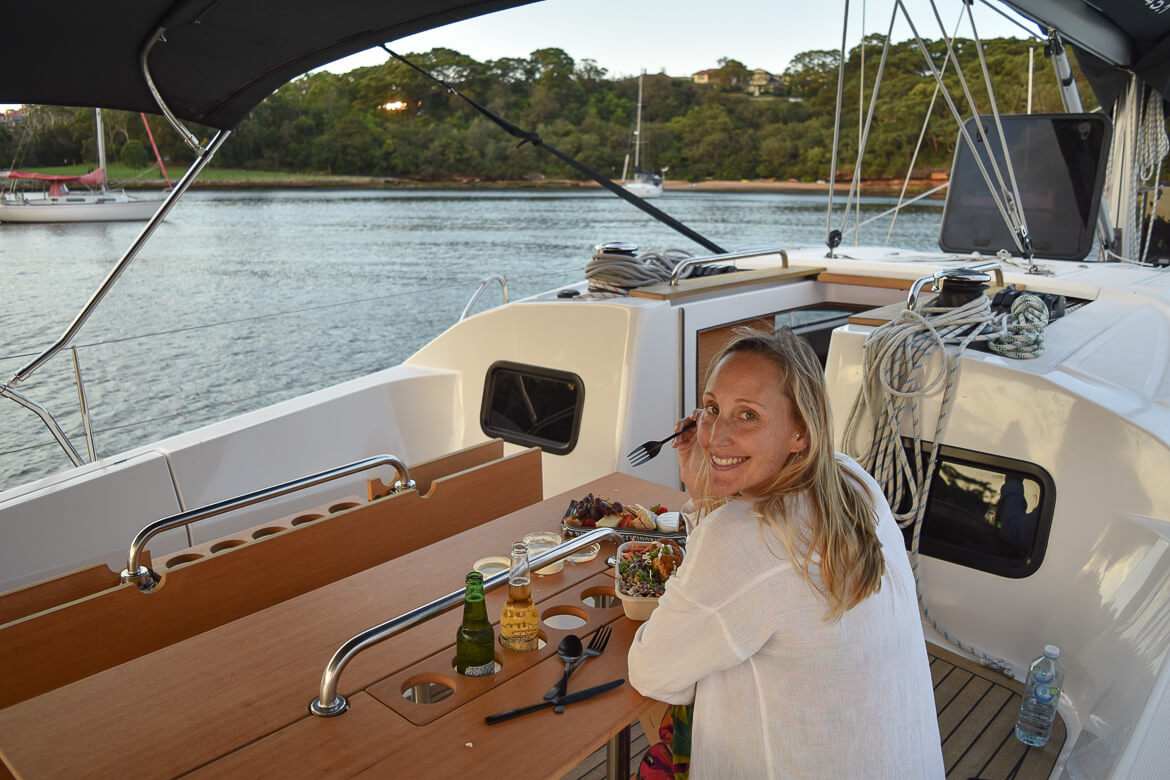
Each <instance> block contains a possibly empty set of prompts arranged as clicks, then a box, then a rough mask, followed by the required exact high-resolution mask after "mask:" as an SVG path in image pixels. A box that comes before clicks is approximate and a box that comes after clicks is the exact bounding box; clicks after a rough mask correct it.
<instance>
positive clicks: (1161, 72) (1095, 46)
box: [1003, 0, 1170, 104]
mask: <svg viewBox="0 0 1170 780" xmlns="http://www.w3.org/2000/svg"><path fill="white" fill-rule="evenodd" d="M1003 3H1004V4H1005V5H1009V6H1012V7H1013V8H1015V9H1016V10H1018V11H1019V12H1020V13H1022V14H1023V15H1025V16H1027V17H1030V18H1032V19H1034V20H1035V21H1037V22H1039V23H1040V24H1041V26H1043V27H1052V28H1055V29H1056V30H1057V31H1058V32H1059V33H1060V34H1061V36H1062V37H1063V38H1064V39H1065V40H1066V41H1068V42H1070V43H1072V44H1073V45H1074V46H1075V47H1076V49H1077V52H1078V54H1080V55H1083V54H1089V55H1092V58H1093V60H1095V62H1094V63H1093V64H1092V65H1091V66H1090V65H1089V63H1086V62H1085V60H1084V57H1083V56H1082V58H1081V65H1082V67H1086V66H1089V67H1093V68H1095V69H1100V68H1102V67H1106V66H1111V67H1114V68H1123V69H1125V70H1127V71H1132V72H1134V73H1136V74H1137V75H1138V77H1139V78H1141V79H1142V80H1143V81H1145V82H1146V83H1148V84H1149V85H1150V86H1152V87H1153V88H1154V89H1155V90H1157V91H1158V92H1159V93H1160V94H1161V95H1163V96H1164V97H1165V96H1168V95H1170V3H1168V2H1165V0H1003ZM1086 69H1087V68H1086ZM1090 75H1092V74H1090ZM1094 89H1097V85H1096V84H1094ZM1098 97H1099V98H1101V97H1102V96H1101V95H1100V94H1098ZM1101 102H1102V103H1103V104H1104V103H1106V102H1107V101H1106V100H1105V99H1102V100H1101Z"/></svg>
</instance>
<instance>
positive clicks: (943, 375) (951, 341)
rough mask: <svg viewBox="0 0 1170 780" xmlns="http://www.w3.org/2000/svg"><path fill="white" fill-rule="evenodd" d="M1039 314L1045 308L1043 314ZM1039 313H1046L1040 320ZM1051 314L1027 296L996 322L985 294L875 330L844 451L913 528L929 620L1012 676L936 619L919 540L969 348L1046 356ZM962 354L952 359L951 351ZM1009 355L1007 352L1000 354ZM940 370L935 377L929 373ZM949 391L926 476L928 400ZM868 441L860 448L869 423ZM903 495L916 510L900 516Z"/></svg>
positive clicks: (909, 313) (913, 558) (914, 564)
mask: <svg viewBox="0 0 1170 780" xmlns="http://www.w3.org/2000/svg"><path fill="white" fill-rule="evenodd" d="M1037 307H1039V309H1037ZM1040 310H1042V311H1043V314H1040ZM1047 322H1048V310H1047V307H1046V306H1045V305H1044V302H1043V301H1041V300H1040V299H1039V298H1037V297H1036V296H1034V295H1027V294H1025V295H1021V296H1019V297H1018V298H1017V299H1016V300H1015V301H1013V303H1012V310H1011V313H1010V314H1008V315H996V314H994V313H992V311H991V302H990V300H989V299H988V298H987V296H985V295H978V296H976V297H975V298H974V299H972V300H971V301H968V302H967V303H965V304H963V305H961V306H956V307H954V308H946V307H920V308H918V309H913V310H912V309H904V310H903V311H902V313H901V314H900V315H899V316H898V317H897V319H894V320H892V321H890V322H888V323H886V324H885V325H882V326H881V327H878V328H876V329H875V330H874V331H873V333H871V334H870V335H869V336H868V337H867V338H866V340H865V346H864V349H863V374H862V386H861V392H860V393H858V396H857V400H856V401H855V402H854V404H853V408H852V410H851V411H850V414H849V421H848V423H847V424H846V426H845V436H844V447H845V448H846V450H847V451H849V452H850V454H851V455H853V457H854V458H856V459H857V461H858V463H860V464H861V465H862V466H863V467H864V468H865V469H866V470H867V471H868V472H869V473H870V474H872V475H873V477H874V479H875V480H877V483H878V485H879V486H880V487H881V488H882V492H883V493H884V494H885V495H886V497H887V499H888V500H889V502H890V505H891V507H892V508H893V509H894V511H895V517H896V518H897V520H898V525H899V527H901V528H906V527H908V526H910V525H911V524H913V526H914V531H913V534H912V536H911V541H910V564H911V568H912V570H913V571H914V585H915V589H916V591H917V594H918V604H919V608H920V609H921V610H922V616H923V617H924V618H925V619H926V620H928V621H930V624H931V625H932V626H933V627H934V628H935V630H936V631H938V632H939V633H940V634H941V635H942V636H943V637H944V638H945V639H946V640H947V641H949V642H951V643H952V644H953V645H955V646H956V647H958V648H959V649H960V650H962V651H964V652H966V653H969V654H971V655H972V656H974V657H975V658H977V659H979V660H980V662H981V663H982V664H983V665H984V666H988V667H991V668H994V669H996V670H998V671H1000V672H1001V673H1003V674H1005V675H1007V676H1008V677H1012V676H1013V672H1012V670H1011V667H1010V666H1009V665H1008V663H1007V661H1005V660H1004V659H1002V658H999V657H997V656H992V655H989V654H987V653H985V652H984V651H982V650H980V649H978V648H976V647H974V646H972V645H969V644H967V643H966V642H964V641H963V640H961V639H959V638H958V637H956V636H952V635H951V633H950V632H949V631H947V630H946V629H945V628H944V627H943V626H942V625H940V624H939V622H938V621H937V620H935V618H934V617H933V616H932V615H931V613H930V609H929V608H928V607H927V605H926V599H925V596H924V593H923V590H922V581H921V576H920V574H919V554H918V548H919V541H920V538H921V535H922V521H923V519H924V518H925V516H926V505H927V499H928V498H929V496H930V483H931V480H932V479H933V477H934V472H935V468H936V466H937V462H938V452H939V448H940V445H941V443H942V439H943V434H944V432H945V431H946V427H947V422H948V415H949V414H950V410H951V407H952V405H953V404H954V398H955V389H956V387H957V386H958V381H959V363H960V358H961V357H962V355H963V352H964V351H965V350H966V349H967V347H968V346H969V345H971V344H972V343H975V342H978V341H987V342H989V344H988V346H989V348H991V349H995V350H996V352H998V353H999V354H1003V355H1006V356H1009V357H1025V358H1030V357H1036V356H1038V355H1039V354H1041V353H1042V352H1043V350H1044V336H1043V334H1044V327H1045V325H1046V324H1047ZM948 345H951V346H954V347H956V349H955V351H954V352H953V353H952V352H950V351H948V350H947V346H948ZM1001 350H1002V351H1001ZM931 365H933V372H934V373H933V374H932V373H929V370H930V366H931ZM940 385H942V386H943V391H942V401H941V403H940V405H939V413H938V419H937V420H936V421H935V427H934V437H933V442H934V444H933V446H932V447H931V450H930V458H929V460H928V461H927V464H926V468H925V470H923V469H922V415H921V411H920V408H919V407H920V404H921V401H922V399H924V398H925V397H926V396H928V395H930V394H931V393H933V392H935V391H936V390H937V389H938V388H939V386H940ZM907 404H909V406H910V416H911V420H910V427H911V429H912V435H913V440H914V444H913V457H914V461H913V463H911V461H910V459H909V458H908V457H907V455H906V447H905V446H903V444H902V427H903V425H902V423H903V415H904V413H905V411H906V407H907ZM866 420H872V426H867V430H868V431H869V441H868V442H865V444H864V446H863V447H859V446H858V442H857V438H858V435H859V433H860V432H861V430H862V426H863V423H864V422H865V421H866ZM903 496H907V497H908V498H909V506H908V508H907V509H906V510H905V511H903V512H900V513H899V512H897V509H898V508H899V507H900V506H901V504H902V499H903Z"/></svg>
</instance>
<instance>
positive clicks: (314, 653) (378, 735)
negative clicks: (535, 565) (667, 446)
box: [0, 474, 685, 778]
mask: <svg viewBox="0 0 1170 780" xmlns="http://www.w3.org/2000/svg"><path fill="white" fill-rule="evenodd" d="M589 492H592V493H594V494H595V495H601V496H605V497H606V498H609V499H611V500H616V501H622V502H624V503H629V502H635V501H636V502H640V503H644V504H647V505H649V504H653V503H655V502H658V503H662V504H665V505H667V506H671V507H676V506H678V505H680V504H681V502H682V500H683V499H684V498H685V496H684V494H682V493H680V492H678V491H675V490H672V489H669V488H665V487H663V486H661V485H658V484H655V483H652V482H646V481H644V480H639V479H637V478H634V477H630V476H628V475H623V474H611V475H609V476H607V477H603V478H601V479H598V480H594V481H593V482H589V483H586V484H584V485H582V486H581V487H579V488H575V489H573V490H571V491H567V492H565V493H562V494H560V495H558V496H554V497H552V498H550V499H547V500H545V501H543V502H541V503H538V504H534V505H532V506H529V507H526V508H525V509H522V510H520V511H517V512H513V513H511V514H509V515H505V516H504V517H501V518H499V519H497V520H495V521H492V522H490V523H487V524H486V525H483V526H480V527H477V528H474V529H472V530H469V531H466V532H464V533H461V534H458V535H456V536H452V537H449V538H447V539H444V540H442V541H440V542H437V543H435V544H432V545H430V546H428V547H425V548H423V549H420V550H417V551H415V552H413V553H409V554H407V555H404V556H402V557H400V558H397V559H394V560H392V561H388V562H386V563H384V564H382V565H379V566H376V567H374V568H371V569H368V570H366V571H363V572H360V573H358V574H355V575H353V576H350V577H347V578H345V579H342V580H339V581H337V582H333V583H330V584H329V585H326V586H324V587H321V588H318V589H316V590H313V591H310V592H308V593H306V594H304V595H302V596H298V597H296V598H293V599H289V600H288V601H285V602H282V603H280V604H276V605H274V606H272V607H269V608H268V609H265V610H262V611H260V612H257V613H255V614H253V615H249V616H247V617H244V618H241V619H239V620H236V621H233V622H231V623H227V624H225V625H222V626H219V627H217V628H215V629H212V630H210V631H207V632H205V633H203V634H200V635H198V636H195V637H192V638H191V639H188V640H185V641H183V642H180V643H178V644H175V645H171V646H169V647H165V648H163V649H161V650H157V651H155V652H153V653H149V654H147V655H144V656H142V657H140V658H136V659H134V660H132V661H129V662H127V663H124V664H122V665H120V666H116V667H114V668H112V669H108V670H106V671H104V672H101V673H98V674H95V675H93V676H91V677H87V678H85V679H82V680H79V681H77V682H75V683H72V684H70V685H66V686H64V687H62V688H58V689H56V690H54V691H50V692H48V693H45V694H43V695H41V696H38V697H36V698H33V699H29V700H27V701H24V702H21V703H19V704H16V705H13V706H11V707H9V708H7V709H4V710H0V757H2V758H3V760H4V762H5V764H6V765H7V766H8V768H9V769H10V770H11V771H12V772H13V774H15V775H16V776H17V777H25V776H27V777H37V778H47V777H79V776H113V775H115V774H117V773H124V772H127V771H131V772H133V773H134V774H136V775H141V776H144V777H172V776H175V775H179V774H183V773H189V772H195V773H196V774H199V775H202V776H217V777H221V776H240V775H245V774H246V775H248V776H250V777H251V776H280V777H288V776H306V775H311V776H314V777H317V776H322V775H325V776H347V777H348V776H353V775H357V774H371V775H374V776H384V775H386V774H387V773H389V772H391V771H394V772H396V773H406V772H409V773H411V774H416V775H417V776H452V775H462V774H471V773H477V774H481V775H482V774H486V775H488V776H493V775H508V776H524V777H528V776H532V777H556V776H559V775H561V774H563V773H564V772H566V771H568V770H569V769H571V768H572V767H573V766H575V765H576V764H577V763H578V762H579V761H580V760H581V759H582V758H584V757H585V756H587V755H588V754H589V753H590V752H592V751H593V750H595V749H596V748H598V747H599V746H601V745H602V744H604V743H605V742H606V740H608V739H609V738H610V737H611V736H613V735H614V734H616V733H617V732H618V731H620V730H621V729H622V728H624V727H625V726H626V725H627V724H629V723H630V722H632V721H633V720H636V719H637V716H638V714H639V713H640V712H641V711H642V710H643V709H645V708H646V707H647V706H648V704H649V702H648V701H647V700H645V699H644V698H643V697H642V696H640V695H639V694H638V693H637V692H636V691H634V690H633V689H632V688H630V686H629V685H628V684H626V685H623V686H621V687H620V688H617V689H616V690H613V691H610V692H608V693H605V694H603V695H601V696H599V697H596V698H594V699H590V700H588V701H585V702H579V703H576V704H572V705H570V706H569V707H568V708H566V711H565V712H564V713H563V714H561V715H557V714H555V713H554V712H553V711H552V710H551V709H546V710H542V711H540V712H537V713H533V714H530V715H525V716H523V717H520V718H515V719H513V720H510V721H506V722H504V723H501V724H497V725H494V726H487V725H486V724H485V723H484V722H483V718H484V716H485V715H488V714H491V713H494V712H499V711H502V710H507V709H512V708H514V707H520V706H524V705H526V704H532V703H536V702H538V701H540V700H541V696H542V695H543V693H544V692H545V691H546V690H547V689H548V688H549V687H551V686H552V685H553V684H554V683H555V682H556V680H557V679H558V678H559V676H560V673H561V670H562V668H563V664H562V663H561V661H560V659H559V658H557V656H556V645H557V644H558V642H559V641H560V640H561V638H562V637H563V636H564V635H565V634H567V633H577V634H578V635H580V636H581V637H582V638H583V640H584V641H585V642H586V643H588V640H589V636H590V635H591V634H593V633H594V632H595V631H596V630H597V629H598V628H600V627H601V626H603V625H606V624H611V625H612V626H613V629H614V635H613V638H612V639H611V640H610V643H609V646H608V647H607V649H606V652H605V653H604V654H603V655H602V656H601V657H599V658H594V659H591V660H590V661H589V662H587V663H586V664H584V665H583V666H582V667H581V669H580V670H579V671H578V672H576V673H575V674H574V676H573V679H572V682H571V684H570V690H582V689H583V688H585V687H588V686H591V685H596V684H599V683H602V682H605V681H607V680H612V679H615V678H619V677H625V676H626V650H627V648H628V646H629V643H630V641H631V640H632V637H633V634H634V632H635V631H636V630H637V626H638V624H637V623H634V622H632V621H630V620H628V619H626V618H625V617H624V615H623V613H622V609H621V606H620V605H618V606H616V607H609V608H604V609H601V608H593V607H590V606H587V605H586V604H585V603H583V602H582V595H583V594H586V593H587V592H589V591H590V590H592V589H602V590H604V589H606V588H612V582H613V580H612V571H611V570H609V569H608V568H607V567H606V566H605V562H604V559H605V557H606V556H607V555H610V554H612V552H613V550H612V548H613V545H612V544H606V545H603V546H602V550H601V553H600V554H599V556H598V557H597V558H596V559H595V560H594V561H592V562H591V563H588V564H580V565H578V564H570V563H566V564H565V567H564V570H563V571H562V572H560V573H558V574H553V575H548V576H534V578H533V597H534V599H535V601H536V603H537V606H538V607H539V608H540V609H541V612H542V618H544V617H546V616H547V615H549V614H555V613H568V614H575V615H578V616H580V617H582V618H584V619H585V620H586V624H585V625H583V626H580V627H579V628H575V629H571V630H568V631H566V630H559V629H556V628H552V627H549V626H548V625H546V624H543V623H542V626H541V630H542V632H543V634H544V636H545V639H546V641H547V644H546V646H545V647H544V648H543V649H541V650H539V651H536V652H533V653H511V652H509V651H506V650H503V649H500V650H499V654H500V658H501V660H502V662H503V669H502V670H501V671H500V672H499V673H498V674H497V675H494V676H493V677H490V678H463V677H460V676H459V675H457V674H455V673H454V672H453V671H452V669H451V664H452V662H453V659H454V636H455V631H456V629H457V628H458V625H459V623H460V620H461V610H459V609H458V608H456V609H453V610H450V611H448V612H446V613H444V614H442V615H439V616H438V617H436V618H434V619H432V620H430V621H428V622H426V623H424V624H421V625H418V626H415V627H413V628H411V629H409V630H408V631H406V632H403V633H401V634H398V635H396V636H394V637H391V638H390V639H388V640H386V641H384V642H382V643H381V644H379V645H376V646H374V647H372V648H370V649H368V650H366V651H365V652H363V653H360V654H359V655H358V656H357V657H356V658H355V659H354V660H353V661H352V662H351V663H350V664H349V666H348V667H347V668H346V669H345V671H344V673H343V674H342V676H341V680H340V686H339V691H340V692H341V693H342V694H343V695H345V696H346V697H347V698H348V699H349V701H350V711H349V712H347V713H345V714H343V715H341V716H338V717H334V718H317V717H313V716H311V715H309V714H308V710H307V708H308V704H309V702H310V701H311V700H312V699H313V698H314V697H316V695H317V690H318V687H319V685H320V679H321V673H322V671H323V669H324V667H325V663H326V661H327V660H328V659H329V657H330V656H331V655H332V653H333V652H334V651H335V650H336V649H337V648H338V647H339V646H340V645H341V643H342V642H344V641H345V640H347V639H349V638H350V637H351V636H354V635H355V634H357V633H360V632H361V631H364V630H365V629H367V628H369V627H371V626H373V625H376V624H379V623H381V622H383V621H385V620H388V619H389V618H392V617H394V616H395V615H398V614H400V613H403V612H406V611H408V610H410V609H413V608H415V607H417V606H420V605H422V604H424V603H426V602H428V601H431V600H433V599H435V598H438V597H441V596H444V595H446V594H448V593H450V592H452V591H454V590H457V589H459V588H460V587H462V585H463V575H464V574H465V573H466V572H467V571H470V569H471V565H472V562H474V561H475V560H476V559H478V558H480V557H483V556H485V555H493V554H494V555H504V554H506V553H507V551H508V547H509V545H510V543H511V542H512V541H514V540H516V539H519V538H520V537H521V536H523V535H524V534H525V533H527V532H529V531H534V530H553V529H558V528H559V525H560V518H561V516H562V514H563V512H564V508H565V506H566V505H567V504H568V501H569V499H570V498H573V497H581V496H583V495H584V494H585V493H589ZM296 568H297V562H296V561H290V562H289V571H288V576H296ZM143 597H144V598H149V597H150V596H149V595H144V596H143ZM505 597H506V588H498V589H496V590H494V591H492V592H491V593H489V594H488V597H487V598H488V611H489V615H491V616H492V617H493V618H497V616H498V615H499V612H500V609H501V608H502V606H503V601H504V599H505ZM5 673H6V674H9V673H19V672H18V671H14V670H6V671H5ZM438 680H442V681H445V682H448V683H449V684H450V685H452V686H453V687H454V689H455V691H454V693H453V694H452V695H451V696H450V697H448V698H447V699H444V700H442V701H440V702H438V703H436V704H429V705H428V704H415V703H413V702H410V701H407V700H405V699H403V698H402V697H401V695H400V693H401V691H402V690H404V689H405V688H409V687H410V685H412V684H414V683H416V682H418V681H438Z"/></svg>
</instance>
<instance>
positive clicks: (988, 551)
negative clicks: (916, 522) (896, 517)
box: [899, 446, 1056, 577]
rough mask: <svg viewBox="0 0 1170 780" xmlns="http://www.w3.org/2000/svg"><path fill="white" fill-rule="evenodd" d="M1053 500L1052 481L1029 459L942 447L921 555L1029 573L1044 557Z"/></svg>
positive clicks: (1007, 574)
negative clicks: (1029, 461) (1022, 459)
mask: <svg viewBox="0 0 1170 780" xmlns="http://www.w3.org/2000/svg"><path fill="white" fill-rule="evenodd" d="M907 455H911V450H910V448H907ZM924 465H925V458H924ZM1055 500H1056V489H1055V486H1054V485H1053V483H1052V478H1051V477H1050V476H1049V475H1048V472H1046V471H1045V470H1044V469H1042V468H1040V467H1039V466H1037V465H1036V464H1034V463H1027V462H1025V461H1018V460H1011V459H1009V458H1000V457H997V456H993V455H987V454H985V453H979V452H972V451H970V450H960V449H958V448H956V447H947V446H943V448H942V450H941V451H940V452H939V461H938V467H937V468H936V469H935V473H934V479H932V480H931V483H930V497H929V498H928V500H927V504H926V516H925V517H924V518H923V521H922V537H921V540H920V543H919V552H921V553H922V554H923V555H929V556H930V557H932V558H939V559H941V560H944V561H950V562H951V563H957V564H960V565H963V566H970V567H972V568H975V569H980V570H982V571H987V572H991V573H993V574H999V575H1002V576H1004V577H1027V576H1028V575H1029V574H1032V573H1033V572H1035V571H1036V570H1037V569H1038V568H1040V563H1041V562H1042V561H1043V559H1044V550H1045V548H1046V547H1047V546H1048V532H1049V528H1050V527H1051V525H1052V511H1053V505H1054V503H1055ZM903 504H904V505H908V500H904V501H903ZM899 509H900V511H903V512H904V511H906V509H907V506H903V507H900V508H899ZM912 532H913V526H910V527H907V528H906V529H904V530H903V534H904V536H905V538H906V549H910V537H911V533H912Z"/></svg>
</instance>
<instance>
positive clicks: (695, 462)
mask: <svg viewBox="0 0 1170 780" xmlns="http://www.w3.org/2000/svg"><path fill="white" fill-rule="evenodd" d="M702 413H703V410H702V409H696V410H695V411H693V412H691V413H690V414H689V415H688V416H686V417H684V418H682V419H681V420H679V421H678V422H677V423H675V426H674V430H675V432H676V433H677V432H678V431H680V430H682V428H683V426H684V425H686V424H687V423H689V422H691V421H694V422H696V423H698V420H699V415H701V414H702ZM697 430H698V425H695V427H693V428H691V429H690V430H689V431H687V432H686V433H684V434H682V435H680V436H678V437H676V438H675V440H674V441H673V442H671V445H670V446H671V447H674V448H675V449H676V450H678V473H679V476H680V477H681V478H682V483H683V487H685V488H686V490H687V493H691V489H692V488H693V487H694V479H695V477H696V475H697V474H698V468H699V460H700V459H701V458H702V457H703V454H702V453H703V449H702V447H700V446H699V443H698V439H697V438H696V436H695V432H696V431H697ZM691 497H692V498H693V497H694V495H693V494H692V496H691Z"/></svg>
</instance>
